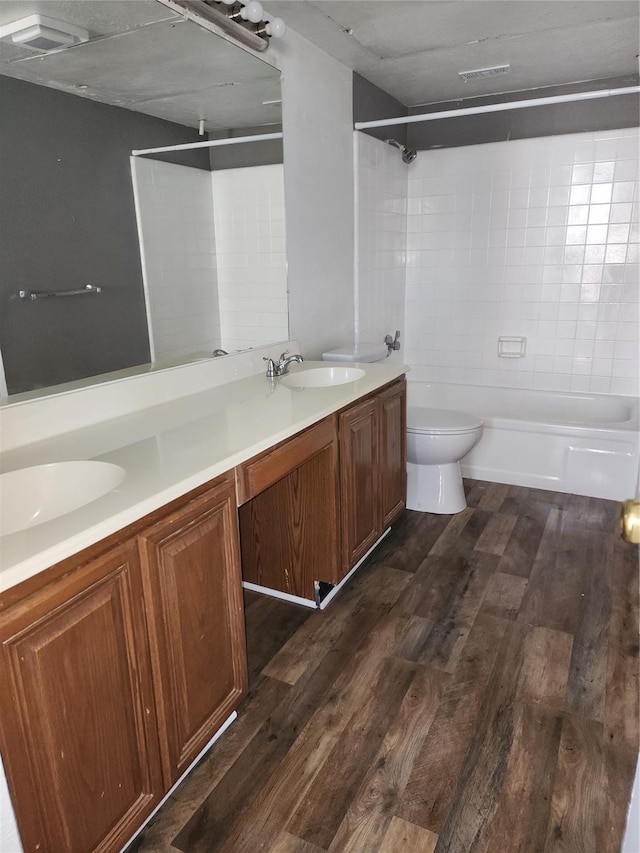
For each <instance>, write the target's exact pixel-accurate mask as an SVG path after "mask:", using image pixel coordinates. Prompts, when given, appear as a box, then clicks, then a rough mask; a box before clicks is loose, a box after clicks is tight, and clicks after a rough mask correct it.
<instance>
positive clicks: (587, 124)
mask: <svg viewBox="0 0 640 853" xmlns="http://www.w3.org/2000/svg"><path fill="white" fill-rule="evenodd" d="M637 85H638V79H637V77H616V78H613V79H609V80H595V81H594V80H590V81H586V82H584V83H574V84H571V85H567V86H549V87H546V88H544V89H532V90H529V91H526V92H515V93H510V94H508V95H502V96H496V95H492V96H490V97H486V98H465V100H463V101H449V102H447V103H441V104H429V105H428V106H420V107H411V108H410V109H409V115H420V114H421V113H429V112H439V111H440V110H456V109H462V108H465V107H474V106H480V105H482V104H489V103H502V102H509V101H524V100H526V99H528V98H544V97H548V96H552V95H565V94H568V93H573V92H591V91H595V90H599V89H617V88H622V87H625V86H637ZM638 103H639V102H638V96H637V95H622V96H620V97H615V98H600V99H598V100H593V101H573V102H569V103H564V104H556V105H550V106H541V107H527V108H526V109H521V110H506V111H505V112H499V113H486V114H482V115H475V116H460V117H458V118H449V119H443V120H440V121H439V120H437V119H436V120H434V121H427V122H421V123H419V124H418V123H416V124H410V125H408V131H407V134H408V135H407V139H408V143H409V147H410V148H416V149H417V150H418V151H424V150H427V149H429V148H451V147H455V146H460V145H478V144H480V143H483V142H503V141H505V140H508V139H528V138H533V137H536V136H557V135H560V134H563V133H583V132H586V131H597V130H611V129H614V128H621V127H636V126H637V125H638Z"/></svg>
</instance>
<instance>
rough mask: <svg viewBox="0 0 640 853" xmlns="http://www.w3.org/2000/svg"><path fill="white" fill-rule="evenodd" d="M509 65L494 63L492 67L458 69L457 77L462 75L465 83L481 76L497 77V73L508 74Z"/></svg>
mask: <svg viewBox="0 0 640 853" xmlns="http://www.w3.org/2000/svg"><path fill="white" fill-rule="evenodd" d="M510 70H511V66H510V65H495V66H494V67H493V68H476V69H474V70H473V71H458V77H462V79H463V80H464V82H465V83H468V82H469V80H479V79H480V78H481V77H497V76H498V75H499V74H508V73H509V71H510Z"/></svg>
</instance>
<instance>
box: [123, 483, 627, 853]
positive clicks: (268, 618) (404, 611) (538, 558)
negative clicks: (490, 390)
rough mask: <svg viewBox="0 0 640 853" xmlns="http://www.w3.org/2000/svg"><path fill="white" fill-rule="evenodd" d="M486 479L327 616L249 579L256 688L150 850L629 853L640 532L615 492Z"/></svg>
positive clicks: (363, 578) (359, 581)
mask: <svg viewBox="0 0 640 853" xmlns="http://www.w3.org/2000/svg"><path fill="white" fill-rule="evenodd" d="M466 486H467V492H468V501H469V507H468V508H467V509H466V510H465V511H464V512H462V513H460V514H458V515H455V516H436V515H428V514H422V513H414V512H405V514H404V516H403V517H402V519H401V521H400V522H399V523H398V524H397V525H396V526H395V527H394V529H393V531H392V533H391V534H390V535H389V536H388V537H387V539H386V540H385V541H384V542H383V543H382V544H381V546H380V547H379V548H378V549H377V551H376V552H375V553H374V554H373V555H372V557H371V558H369V560H368V562H367V563H366V564H365V565H364V566H363V567H362V568H361V570H360V571H359V572H358V573H357V574H356V576H355V577H354V579H353V580H352V582H351V583H350V584H349V585H348V586H347V587H346V588H345V589H344V590H343V591H342V592H341V593H340V595H339V596H338V597H337V598H336V599H335V600H334V602H333V603H332V604H331V605H330V606H329V608H328V609H327V610H326V611H324V612H311V611H307V610H305V609H302V608H298V607H297V606H295V605H290V604H286V603H283V602H280V601H277V600H274V599H269V598H265V597H262V596H256V595H248V596H247V610H246V612H247V630H248V647H249V665H250V693H249V696H248V697H247V698H246V700H245V701H244V703H243V704H242V706H241V707H240V709H239V717H238V720H237V721H236V722H235V723H234V724H233V725H232V726H231V728H230V729H229V730H228V732H226V733H225V734H224V735H223V737H222V738H221V739H220V741H218V743H217V744H216V745H215V746H214V747H213V749H212V750H211V751H210V753H209V754H208V755H207V756H206V757H205V758H204V759H203V761H202V762H201V763H200V764H199V765H198V766H197V768H196V769H195V770H194V771H193V773H192V774H191V775H190V777H189V778H188V779H187V780H186V781H185V782H184V783H183V784H182V786H181V787H180V788H179V789H178V790H177V791H176V792H175V793H174V794H173V796H172V797H171V799H170V800H169V802H168V803H167V804H166V805H165V806H163V808H162V809H161V810H160V811H159V812H158V814H157V816H156V817H155V819H154V820H153V822H152V823H151V824H150V825H149V826H148V827H147V829H146V830H145V832H144V834H143V835H142V837H141V838H140V839H139V840H138V841H137V842H136V843H135V845H133V846H132V850H135V851H136V853H145V851H183V853H200V851H203V853H204V851H206V853H217V851H234V853H257V851H270V853H319V851H323V850H328V851H332V853H355V851H358V853H433V851H435V853H467V851H474V853H476V851H478V853H479V851H486V853H525V851H527V853H537V851H540V853H546V851H554V852H555V851H558V853H559V852H560V851H572V852H573V853H617V851H619V850H620V845H621V839H622V834H623V831H624V824H625V816H626V809H627V804H628V801H629V796H630V791H631V785H632V780H633V774H634V769H635V762H636V758H637V754H638V549H637V548H635V547H633V546H631V545H627V544H625V543H624V542H622V540H621V539H620V537H619V530H618V512H619V506H618V504H616V503H613V502H609V501H601V500H596V499H593V498H584V497H576V496H574V495H560V494H555V493H553V492H544V491H538V490H534V489H524V488H518V487H513V486H502V485H497V484H489V483H482V482H474V481H467V483H466Z"/></svg>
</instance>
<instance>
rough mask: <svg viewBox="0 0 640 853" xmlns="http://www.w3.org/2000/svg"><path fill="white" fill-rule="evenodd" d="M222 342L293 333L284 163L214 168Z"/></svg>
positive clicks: (236, 344)
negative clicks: (288, 285) (290, 318)
mask: <svg viewBox="0 0 640 853" xmlns="http://www.w3.org/2000/svg"><path fill="white" fill-rule="evenodd" d="M212 182H213V199H214V202H213V208H214V219H215V232H216V251H217V260H218V290H219V295H220V324H221V328H222V347H223V348H224V349H226V350H229V351H232V350H238V349H247V348H248V347H255V346H262V345H263V344H266V343H269V341H277V340H283V339H286V338H287V337H288V333H289V320H288V311H287V265H286V251H285V218H284V180H283V169H282V165H277V164H276V165H272V166H253V167H250V168H244V169H225V170H223V171H218V172H213V173H212Z"/></svg>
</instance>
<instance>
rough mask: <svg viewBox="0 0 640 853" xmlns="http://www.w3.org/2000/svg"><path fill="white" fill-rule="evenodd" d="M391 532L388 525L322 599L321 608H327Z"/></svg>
mask: <svg viewBox="0 0 640 853" xmlns="http://www.w3.org/2000/svg"><path fill="white" fill-rule="evenodd" d="M389 533H391V528H390V527H387V529H386V530H385V532H384V533H383V534H382V536H381V537H380V538H379V539H378V540H377V541H376V542H374V543H373V545H372V546H371V548H369V550H368V551H367V553H366V554H365V555H364V557H362V558H361V559H360V560H358V562H357V563H356V564H355V566H354V567H353V568H352V569H351V571H350V572H349V573H348V574H346V575H345V576H344V577H343V578H342V580H341V581H340V583H339V584H336V585H335V586H334V588H333V589H332V590H331V592H330V593H329V594H328V595H326V596H325V597H324V598H323V599H322V601H321V602H320V610H324V609H325V607H326V606H327V604H329V602H330V601H331V600H332V598H334V597H335V596H336V595H337V594H338V593H339V592H340V590H341V589H342V587H343V586H344V585H345V584H346V582H347V581H348V580H349V578H350V577H351V576H352V575H353V573H354V572H356V571H357V570H358V569H359V568H360V566H361V565H362V564H363V563H364V561H365V560H366V559H367V557H368V556H369V554H370V553H371V552H372V551H373V550H374V549H375V548H377V547H378V545H379V544H380V543H381V542H382V540H383V539H384V538H385V536H387V535H388V534H389Z"/></svg>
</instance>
